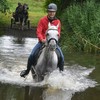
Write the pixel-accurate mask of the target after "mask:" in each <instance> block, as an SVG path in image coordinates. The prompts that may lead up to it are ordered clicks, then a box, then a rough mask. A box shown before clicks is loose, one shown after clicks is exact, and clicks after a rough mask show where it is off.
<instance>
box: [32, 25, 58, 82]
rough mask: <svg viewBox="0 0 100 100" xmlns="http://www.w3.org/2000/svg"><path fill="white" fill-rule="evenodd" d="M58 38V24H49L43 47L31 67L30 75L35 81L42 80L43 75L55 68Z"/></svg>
mask: <svg viewBox="0 0 100 100" xmlns="http://www.w3.org/2000/svg"><path fill="white" fill-rule="evenodd" d="M58 38H59V35H58V25H57V26H51V25H50V24H49V25H48V30H47V31H46V43H45V47H44V48H43V50H42V53H41V55H40V57H39V59H38V61H37V64H36V66H33V67H32V69H31V72H32V77H33V79H34V80H35V82H40V81H42V80H43V79H44V76H45V75H47V74H49V73H51V72H52V71H53V70H55V69H57V64H58V57H57V54H56V51H55V50H56V47H57V42H58ZM34 72H35V74H34Z"/></svg>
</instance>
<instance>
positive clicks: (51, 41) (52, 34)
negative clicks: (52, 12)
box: [46, 23, 59, 50]
mask: <svg viewBox="0 0 100 100" xmlns="http://www.w3.org/2000/svg"><path fill="white" fill-rule="evenodd" d="M58 26H59V24H58V25H57V26H54V25H53V26H52V25H50V23H49V24H48V30H47V31H46V40H47V44H48V46H49V48H50V50H55V49H56V46H57V43H58V39H59V33H58Z"/></svg>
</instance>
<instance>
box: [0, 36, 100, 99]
mask: <svg viewBox="0 0 100 100" xmlns="http://www.w3.org/2000/svg"><path fill="white" fill-rule="evenodd" d="M36 43H37V39H36V38H25V37H24V38H21V37H14V36H6V35H5V36H2V37H0V100H99V99H100V86H98V84H99V83H100V78H99V76H100V73H99V72H100V67H99V64H100V63H99V61H98V60H99V56H98V55H96V56H95V58H93V57H94V56H93V57H92V60H87V61H88V63H86V62H85V61H86V58H87V59H91V56H86V57H85V55H81V54H79V55H76V54H73V55H72V54H66V55H65V61H66V64H65V71H64V72H63V73H59V71H58V69H57V70H55V71H54V72H53V73H51V75H50V76H49V77H46V78H45V80H44V81H43V82H41V83H34V81H33V79H32V77H31V74H29V75H28V76H27V77H26V78H25V79H24V78H21V77H20V75H19V74H20V72H21V71H22V70H23V69H25V68H26V64H27V59H28V56H29V54H30V52H31V50H32V48H33V47H34V46H35V44H36ZM74 55H75V56H74ZM71 57H72V58H71ZM89 57H90V58H89ZM73 58H74V59H73ZM78 58H79V59H78ZM94 59H96V60H94ZM80 60H82V61H84V62H82V61H80ZM91 61H92V62H91ZM85 66H86V67H85ZM98 75H99V76H98Z"/></svg>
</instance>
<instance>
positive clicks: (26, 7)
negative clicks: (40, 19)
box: [23, 3, 29, 12]
mask: <svg viewBox="0 0 100 100" xmlns="http://www.w3.org/2000/svg"><path fill="white" fill-rule="evenodd" d="M28 9H29V8H28V5H27V4H26V3H25V4H24V5H23V11H24V12H27V11H28Z"/></svg>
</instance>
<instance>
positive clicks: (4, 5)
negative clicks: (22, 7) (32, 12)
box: [0, 0, 9, 13]
mask: <svg viewBox="0 0 100 100" xmlns="http://www.w3.org/2000/svg"><path fill="white" fill-rule="evenodd" d="M7 10H9V4H8V2H7V0H0V12H3V13H5V12H6V11H7Z"/></svg>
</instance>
